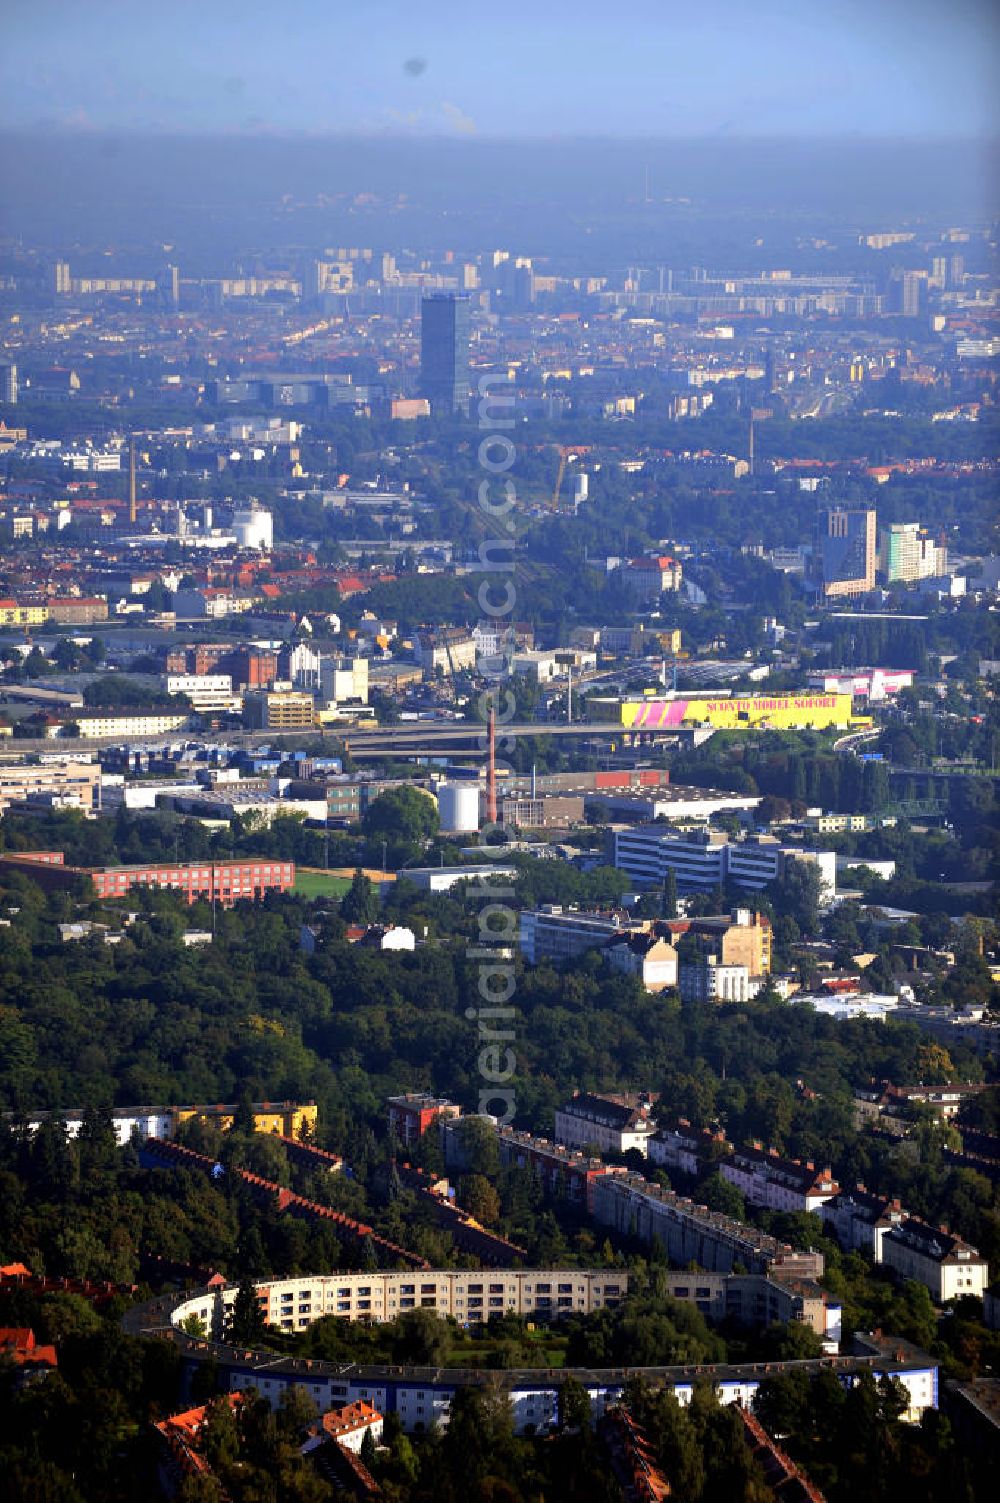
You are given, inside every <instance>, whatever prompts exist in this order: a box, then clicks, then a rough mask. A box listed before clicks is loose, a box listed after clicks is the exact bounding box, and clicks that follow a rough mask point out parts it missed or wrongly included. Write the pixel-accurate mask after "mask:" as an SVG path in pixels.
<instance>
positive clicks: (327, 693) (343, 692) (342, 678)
mask: <svg viewBox="0 0 1000 1503" xmlns="http://www.w3.org/2000/svg"><path fill="white" fill-rule="evenodd" d="M316 687H317V690H318V694H319V698H320V700H321V701H322V703H323V704H341V703H343V702H344V701H351V702H352V703H354V704H362V705H366V704H367V703H368V659H367V658H332V657H325V658H323V659H321V661H320V668H319V679H318V683H317V686H316Z"/></svg>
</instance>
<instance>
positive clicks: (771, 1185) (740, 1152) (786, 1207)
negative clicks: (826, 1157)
mask: <svg viewBox="0 0 1000 1503" xmlns="http://www.w3.org/2000/svg"><path fill="white" fill-rule="evenodd" d="M719 1173H720V1174H721V1175H722V1177H723V1179H725V1180H728V1181H729V1183H730V1184H731V1185H735V1186H736V1188H737V1190H739V1191H741V1192H742V1194H743V1195H744V1196H745V1198H746V1200H747V1201H748V1202H749V1204H750V1205H753V1206H763V1207H764V1208H765V1209H766V1210H768V1211H816V1210H819V1208H820V1206H822V1205H823V1203H824V1202H825V1201H827V1200H832V1199H833V1197H834V1196H835V1195H836V1194H837V1193H838V1191H839V1189H840V1186H839V1185H838V1184H837V1182H836V1180H835V1179H834V1177H833V1174H832V1172H831V1170H830V1169H817V1168H816V1165H815V1164H813V1163H812V1162H811V1161H807V1162H806V1163H803V1162H802V1161H801V1160H800V1159H785V1158H782V1157H781V1155H780V1154H779V1153H778V1152H777V1150H776V1149H774V1148H770V1149H764V1148H761V1147H760V1145H759V1144H755V1145H754V1146H753V1147H752V1148H738V1149H736V1151H735V1153H734V1154H733V1156H732V1158H730V1159H726V1160H725V1161H724V1162H723V1163H722V1164H720V1165H719Z"/></svg>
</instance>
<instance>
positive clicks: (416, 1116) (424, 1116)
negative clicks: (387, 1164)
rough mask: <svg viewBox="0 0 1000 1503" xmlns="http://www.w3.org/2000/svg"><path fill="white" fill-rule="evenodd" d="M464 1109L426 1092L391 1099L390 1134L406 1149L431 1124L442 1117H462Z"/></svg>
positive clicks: (420, 1136) (391, 1097) (411, 1093)
mask: <svg viewBox="0 0 1000 1503" xmlns="http://www.w3.org/2000/svg"><path fill="white" fill-rule="evenodd" d="M461 1115H462V1108H461V1107H460V1106H456V1105H455V1104H454V1102H452V1101H444V1100H442V1099H441V1098H440V1097H438V1096H429V1095H427V1093H426V1092H424V1091H414V1092H410V1093H409V1094H408V1095H406V1096H390V1097H389V1132H390V1134H391V1135H392V1136H393V1137H396V1138H398V1139H399V1141H400V1142H401V1143H402V1144H403V1145H404V1147H409V1146H410V1144H411V1143H416V1142H417V1141H418V1140H419V1139H420V1138H422V1137H423V1135H424V1133H425V1132H426V1131H427V1129H428V1128H429V1127H430V1126H431V1124H432V1123H433V1122H435V1121H437V1120H438V1118H442V1117H460V1116H461Z"/></svg>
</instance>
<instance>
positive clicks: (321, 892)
mask: <svg viewBox="0 0 1000 1503" xmlns="http://www.w3.org/2000/svg"><path fill="white" fill-rule="evenodd" d="M350 885H351V882H350V878H349V877H335V876H333V875H332V873H331V872H324V871H318V870H316V869H315V868H314V867H304V866H300V867H297V868H296V872H295V891H296V892H297V893H298V894H299V896H300V897H303V898H342V897H343V896H344V893H345V892H346V891H347V889H348V888H349V887H350Z"/></svg>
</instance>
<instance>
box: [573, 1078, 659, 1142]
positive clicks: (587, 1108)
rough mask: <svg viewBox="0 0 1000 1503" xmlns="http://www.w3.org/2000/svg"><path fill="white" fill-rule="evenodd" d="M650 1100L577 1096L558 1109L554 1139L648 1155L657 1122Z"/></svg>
mask: <svg viewBox="0 0 1000 1503" xmlns="http://www.w3.org/2000/svg"><path fill="white" fill-rule="evenodd" d="M650 1105H651V1103H650V1102H649V1101H648V1100H645V1099H640V1098H632V1097H617V1098H616V1097H614V1096H597V1095H591V1094H589V1093H586V1094H580V1095H576V1096H573V1097H571V1098H570V1100H569V1101H567V1102H566V1104H565V1106H560V1107H557V1108H556V1120H555V1140H556V1142H557V1143H563V1144H565V1146H566V1147H567V1148H586V1147H590V1146H593V1147H595V1148H597V1149H598V1150H599V1151H600V1152H601V1153H627V1152H628V1151H629V1149H630V1148H635V1149H637V1150H638V1151H639V1153H641V1154H642V1155H643V1157H645V1156H646V1154H647V1152H648V1149H649V1142H650V1139H651V1138H652V1137H653V1135H654V1133H655V1132H656V1124H655V1123H654V1121H653V1120H652V1117H651V1116H650Z"/></svg>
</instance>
